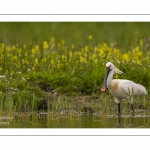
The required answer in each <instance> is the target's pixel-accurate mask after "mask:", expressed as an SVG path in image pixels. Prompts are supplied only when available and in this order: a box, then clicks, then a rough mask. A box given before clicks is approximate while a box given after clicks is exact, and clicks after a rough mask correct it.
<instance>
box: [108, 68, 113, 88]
mask: <svg viewBox="0 0 150 150" xmlns="http://www.w3.org/2000/svg"><path fill="white" fill-rule="evenodd" d="M113 74H114V70H112V71H110V73H109V75H108V78H107V87H108V89H109V88H111V87H112V85H113V81H112V80H113Z"/></svg>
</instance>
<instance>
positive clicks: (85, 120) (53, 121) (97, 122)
mask: <svg viewBox="0 0 150 150" xmlns="http://www.w3.org/2000/svg"><path fill="white" fill-rule="evenodd" d="M149 127H150V116H146V115H135V116H132V115H126V116H124V115H122V116H121V117H117V116H112V115H108V116H104V117H102V116H94V115H81V116H67V115H53V116H47V115H46V114H45V115H39V116H38V115H36V116H32V115H30V116H28V117H26V116H24V117H22V116H21V117H19V116H14V117H8V116H1V117H0V128H149Z"/></svg>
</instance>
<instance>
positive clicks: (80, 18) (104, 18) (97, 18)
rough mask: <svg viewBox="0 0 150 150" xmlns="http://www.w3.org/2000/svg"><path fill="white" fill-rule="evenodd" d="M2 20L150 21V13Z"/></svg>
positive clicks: (6, 18)
mask: <svg viewBox="0 0 150 150" xmlns="http://www.w3.org/2000/svg"><path fill="white" fill-rule="evenodd" d="M0 21H1V22H16V21H17V22H67V21H70V22H112V21H113V22H149V21H150V15H98V14H97V15H50V14H46V15H42V14H41V15H0Z"/></svg>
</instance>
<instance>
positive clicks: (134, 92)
mask: <svg viewBox="0 0 150 150" xmlns="http://www.w3.org/2000/svg"><path fill="white" fill-rule="evenodd" d="M106 67H107V68H108V67H109V68H110V71H109V74H108V77H107V83H106V84H107V87H108V89H109V91H110V92H111V94H112V95H113V96H114V98H115V100H116V102H117V103H120V101H121V100H122V99H130V97H131V96H134V97H137V96H140V95H146V94H147V92H146V89H145V87H144V86H143V85H140V84H137V83H135V82H133V81H130V80H125V79H114V80H113V74H114V73H118V74H121V73H123V72H122V71H120V70H119V69H117V68H116V67H115V66H114V65H113V63H111V62H108V63H107V64H106ZM131 103H132V101H131Z"/></svg>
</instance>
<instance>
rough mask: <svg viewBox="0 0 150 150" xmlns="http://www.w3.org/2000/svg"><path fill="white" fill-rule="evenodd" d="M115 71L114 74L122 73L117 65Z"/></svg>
mask: <svg viewBox="0 0 150 150" xmlns="http://www.w3.org/2000/svg"><path fill="white" fill-rule="evenodd" d="M115 73H116V74H122V73H123V72H122V71H120V70H119V69H118V68H117V67H115Z"/></svg>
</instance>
